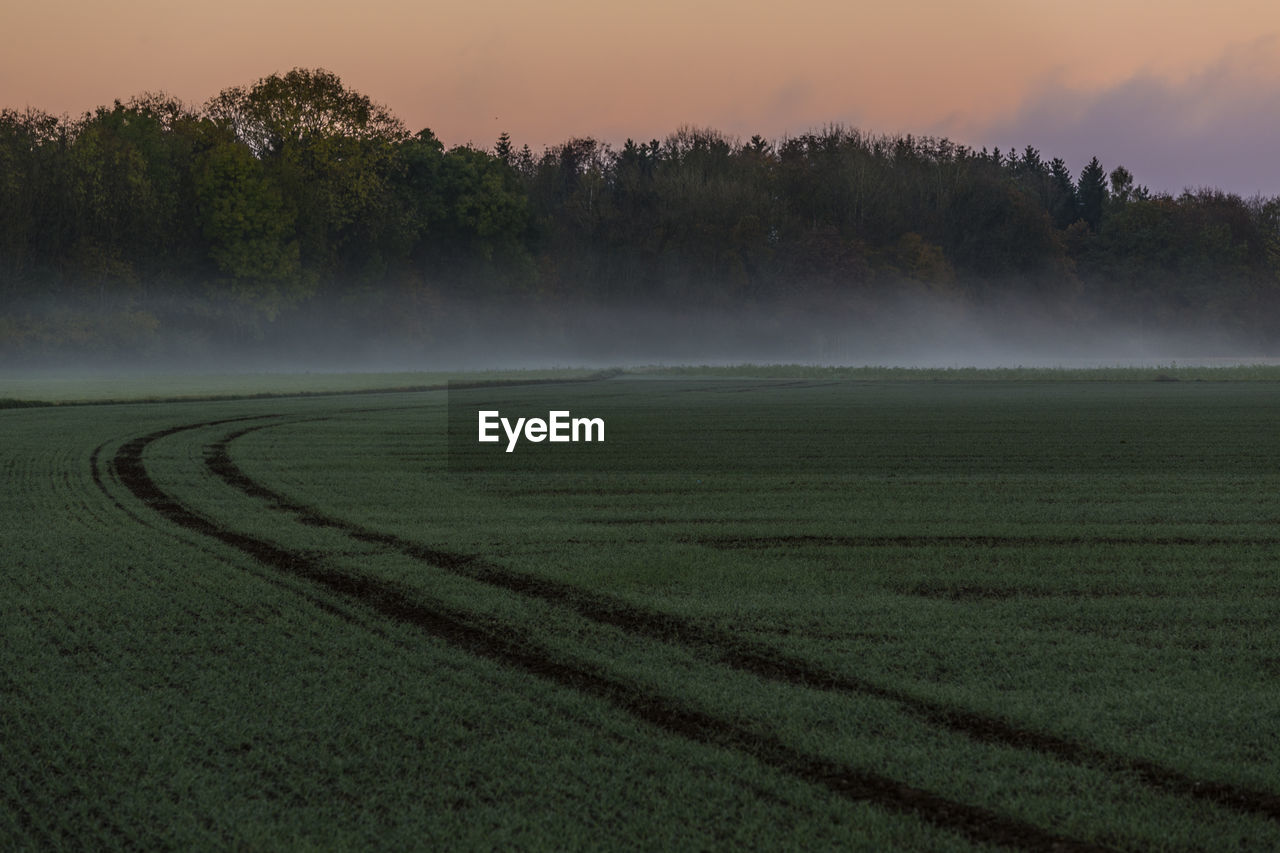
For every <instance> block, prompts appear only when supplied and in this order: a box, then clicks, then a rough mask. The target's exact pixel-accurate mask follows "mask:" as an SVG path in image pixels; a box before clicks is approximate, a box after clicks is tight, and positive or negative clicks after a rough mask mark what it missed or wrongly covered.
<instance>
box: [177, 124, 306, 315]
mask: <svg viewBox="0 0 1280 853" xmlns="http://www.w3.org/2000/svg"><path fill="white" fill-rule="evenodd" d="M196 198H197V199H198V200H199V207H200V218H201V224H202V226H203V229H204V236H205V239H206V240H207V241H208V244H209V256H210V258H211V259H212V260H213V261H214V263H215V264H216V265H217V267H218V269H219V270H220V271H221V272H222V273H223V274H224V275H225V276H226V280H227V283H228V291H229V292H230V294H231V295H232V296H233V297H234V298H235V299H236V300H237V301H239V302H241V303H244V304H247V305H250V306H252V307H253V308H255V309H257V310H259V311H261V312H262V314H263V315H265V316H266V317H267V318H268V319H273V318H274V317H275V316H276V315H277V313H279V311H280V309H281V308H283V307H285V306H287V305H290V304H292V303H293V302H295V301H296V300H297V299H298V298H300V297H301V296H303V295H304V293H305V291H304V289H303V288H302V287H301V281H300V270H299V265H298V243H297V240H295V239H294V236H293V219H294V217H293V212H292V211H291V210H289V209H288V207H287V205H286V204H285V202H284V199H283V198H282V197H281V194H280V191H279V188H278V187H276V186H274V185H273V184H272V183H271V181H270V179H269V178H268V176H267V174H266V170H265V169H264V167H263V165H262V163H261V162H260V161H259V160H257V159H256V158H255V157H254V156H253V154H252V153H251V152H250V150H249V149H248V147H246V146H245V145H243V144H241V143H239V142H235V141H227V142H224V143H222V144H221V145H218V146H216V147H215V148H213V149H211V150H209V151H208V152H206V153H205V154H204V156H202V157H201V159H200V163H199V166H198V168H197V177H196Z"/></svg>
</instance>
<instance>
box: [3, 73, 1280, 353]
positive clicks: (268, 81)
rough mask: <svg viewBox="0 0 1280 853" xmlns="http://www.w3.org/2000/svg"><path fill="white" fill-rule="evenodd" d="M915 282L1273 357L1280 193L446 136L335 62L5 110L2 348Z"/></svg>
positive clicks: (1089, 172)
mask: <svg viewBox="0 0 1280 853" xmlns="http://www.w3.org/2000/svg"><path fill="white" fill-rule="evenodd" d="M1103 154H1104V156H1105V153H1104V152H1103ZM916 300H924V301H929V302H931V303H934V304H945V305H949V306H957V310H970V309H982V308H983V307H990V308H1001V310H1003V309H1002V306H1003V307H1007V306H1018V311H1020V312H1023V314H1025V313H1026V312H1032V313H1034V314H1035V316H1037V317H1040V318H1046V319H1047V320H1048V321H1049V322H1051V323H1053V324H1054V325H1055V326H1056V327H1059V328H1061V329H1064V330H1072V329H1087V328H1089V327H1090V326H1092V325H1096V324H1101V323H1113V322H1123V323H1125V324H1128V325H1130V326H1133V327H1136V328H1153V329H1154V328H1158V329H1171V330H1178V331H1186V332H1193V333H1194V332H1196V331H1197V330H1213V331H1214V332H1215V333H1220V334H1226V335H1229V336H1231V337H1232V339H1233V340H1235V341H1239V342H1241V344H1242V345H1244V346H1248V347H1251V348H1254V349H1256V350H1259V351H1272V350H1274V349H1276V348H1277V347H1278V346H1280V197H1276V198H1263V197H1254V198H1248V199H1246V198H1241V197H1240V196H1238V195H1234V194H1229V193H1225V192H1222V191H1220V190H1217V189H1214V188H1189V189H1186V190H1184V191H1183V192H1181V194H1179V195H1172V194H1168V193H1164V192H1153V191H1151V190H1149V189H1148V188H1146V187H1145V186H1143V185H1141V184H1140V183H1138V180H1137V178H1136V177H1135V176H1134V175H1133V174H1131V173H1130V171H1129V170H1128V169H1126V168H1125V167H1124V166H1122V165H1118V164H1117V165H1114V166H1113V167H1111V168H1108V167H1106V166H1104V165H1103V163H1102V161H1100V159H1099V158H1094V159H1093V160H1092V161H1091V162H1090V163H1089V164H1088V165H1087V166H1086V167H1085V168H1084V169H1083V170H1082V171H1081V172H1080V173H1079V174H1078V175H1073V174H1072V173H1071V172H1070V171H1069V169H1068V167H1067V166H1066V164H1065V163H1064V162H1063V160H1062V159H1060V158H1051V157H1049V156H1048V155H1046V154H1042V153H1041V152H1040V151H1039V150H1037V149H1036V148H1034V147H1031V146H1027V147H1025V148H1023V149H1021V150H1016V149H1009V150H1004V151H1002V150H1000V149H999V148H996V149H993V150H987V149H985V148H984V149H982V150H974V149H973V148H971V147H967V146H965V145H960V144H957V143H954V142H952V141H950V140H948V139H939V138H933V137H917V136H910V135H906V136H890V135H876V134H872V133H867V132H864V131H861V130H856V129H851V128H848V127H844V126H839V125H832V126H828V127H824V128H820V129H815V130H812V131H810V132H807V133H803V134H800V135H796V136H788V137H785V138H783V139H779V140H769V139H765V138H762V137H761V136H758V135H757V136H752V137H751V138H750V139H749V140H745V141H744V140H741V139H738V138H735V137H732V136H729V135H726V134H723V133H721V132H719V131H716V130H714V129H710V128H700V127H681V128H679V129H677V130H675V131H674V132H672V133H670V134H669V135H668V136H667V137H666V138H665V139H662V140H659V139H652V140H650V141H648V142H637V141H632V140H628V141H626V142H625V143H624V144H622V145H621V146H616V145H612V144H609V143H607V142H603V141H600V140H596V139H592V138H574V139H569V140H567V141H565V142H563V143H561V144H558V145H555V146H552V147H548V148H546V149H545V150H543V151H541V152H535V151H532V150H531V149H530V148H529V147H528V146H527V145H522V146H518V147H517V143H516V142H513V141H512V140H511V139H510V138H509V137H508V136H507V135H506V134H503V135H502V136H501V137H499V138H498V139H497V140H496V142H494V143H493V145H492V147H491V148H487V149H484V148H479V147H476V146H475V145H460V146H455V147H452V148H446V147H445V145H444V144H442V142H441V141H440V140H439V139H438V138H437V137H436V136H435V135H434V134H433V133H432V132H431V131H430V130H427V129H423V130H419V131H417V132H416V133H415V132H411V131H410V130H409V129H408V128H407V127H406V126H405V124H404V123H403V122H402V121H401V120H400V119H398V118H397V117H396V116H395V115H393V114H392V113H391V112H390V111H389V110H388V109H387V108H386V107H384V106H381V105H379V104H378V103H377V102H375V101H374V100H372V99H371V98H370V97H369V96H367V95H364V94H362V93H359V92H356V91H353V90H352V89H350V88H348V87H347V86H345V85H344V84H343V82H342V81H341V79H340V78H339V77H338V76H337V75H335V74H333V73H331V72H329V71H325V70H322V69H294V70H292V71H289V72H287V73H283V74H273V75H271V76H269V77H265V78H263V79H261V80H259V81H258V82H256V83H254V84H252V85H247V86H235V87H231V88H228V89H225V90H223V91H222V92H220V93H219V94H218V95H216V96H215V97H213V98H211V99H210V100H209V101H207V102H206V103H204V104H203V105H201V106H199V107H193V106H188V105H186V104H183V103H181V102H180V101H179V100H177V99H176V98H173V97H170V96H168V95H165V94H157V93H150V94H143V95H139V96H135V97H132V98H130V99H129V100H126V101H116V102H115V103H113V104H112V105H110V106H102V107H99V108H97V109H96V110H94V111H92V112H90V113H86V114H84V115H81V116H79V117H66V116H63V117H58V116H54V115H50V114H48V113H45V112H42V111H40V110H38V109H34V108H30V107H28V108H25V109H21V110H19V109H13V108H9V109H4V110H3V111H0V358H3V359H4V360H5V361H7V362H9V363H42V362H48V361H56V360H58V359H65V358H83V357H84V356H85V355H94V356H97V357H115V358H123V359H130V358H132V359H137V360H144V361H145V360H147V359H158V358H174V357H180V356H183V355H193V356H196V357H199V356H200V355H201V354H203V353H210V352H213V351H215V350H217V349H218V348H219V347H230V348H232V349H236V350H243V351H246V352H268V351H271V349H272V347H275V346H284V345H293V344H294V343H296V342H297V341H299V340H316V339H319V338H324V339H329V340H366V341H367V340H370V339H384V340H396V341H401V342H407V343H409V344H411V345H413V346H420V347H423V348H430V347H431V346H433V342H440V341H447V340H449V336H450V335H451V334H452V335H457V334H460V332H459V329H472V330H474V328H476V327H475V325H474V323H475V322H476V321H475V318H477V317H482V316H484V315H485V312H497V313H499V314H501V315H502V316H504V317H508V318H518V321H519V322H522V323H526V324H531V325H537V326H538V327H539V328H543V329H551V330H553V331H554V333H555V334H561V335H563V334H569V333H571V332H572V326H573V325H574V324H575V323H577V322H579V320H577V319H575V318H579V317H581V316H583V314H582V312H584V311H602V312H613V315H615V316H621V317H625V316H627V315H628V313H629V312H639V311H664V312H669V313H671V314H672V315H682V314H687V315H690V316H694V315H697V316H712V315H723V316H729V315H734V314H735V313H736V312H744V311H754V312H760V313H763V314H766V315H767V314H770V313H779V312H786V313H788V314H790V315H794V316H808V317H813V318H821V321H822V322H827V323H832V322H837V321H838V322H855V321H858V320H860V319H861V320H863V321H868V318H870V319H871V320H873V319H874V318H875V317H876V316H877V312H878V311H881V310H882V309H883V308H884V306H886V305H895V306H901V305H904V304H911V303H912V302H913V301H916ZM460 318H464V319H460ZM465 318H469V319H465ZM468 323H471V324H472V325H468Z"/></svg>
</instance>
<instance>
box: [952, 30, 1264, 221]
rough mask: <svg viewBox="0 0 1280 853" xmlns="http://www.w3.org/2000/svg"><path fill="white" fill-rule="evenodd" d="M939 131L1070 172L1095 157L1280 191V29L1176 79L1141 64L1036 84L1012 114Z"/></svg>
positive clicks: (1164, 173)
mask: <svg viewBox="0 0 1280 853" xmlns="http://www.w3.org/2000/svg"><path fill="white" fill-rule="evenodd" d="M937 132H939V133H945V134H947V135H950V136H953V137H955V138H958V139H962V140H964V141H965V142H968V143H970V144H973V145H977V146H979V147H981V146H983V145H986V146H988V147H990V146H993V145H996V146H1000V147H1002V148H1008V147H1009V146H1010V145H1014V146H1016V147H1018V148H1022V147H1023V146H1025V145H1028V144H1029V145H1033V146H1035V147H1037V148H1039V149H1040V151H1041V153H1042V154H1043V155H1044V156H1046V157H1054V156H1058V157H1062V158H1063V159H1064V160H1066V161H1067V163H1068V165H1070V166H1071V167H1072V169H1073V171H1075V172H1076V173H1077V174H1078V173H1079V170H1080V169H1081V168H1082V167H1083V166H1084V164H1085V163H1086V162H1088V160H1089V158H1090V157H1093V156H1096V157H1098V159H1099V160H1100V161H1101V162H1102V164H1103V166H1104V167H1106V168H1107V170H1108V171H1109V170H1110V169H1112V168H1114V167H1116V166H1121V165H1122V166H1125V167H1126V168H1128V169H1129V171H1131V172H1133V174H1134V177H1135V179H1136V180H1137V182H1138V183H1140V184H1146V185H1147V186H1149V187H1150V188H1151V189H1152V190H1154V191H1161V192H1171V193H1175V194H1176V193H1178V192H1181V191H1182V190H1183V189H1185V188H1188V187H1193V188H1194V187H1205V186H1212V187H1218V188H1220V189H1223V190H1227V191H1229V192H1235V193H1239V194H1240V195H1242V196H1245V197H1248V196H1252V195H1254V194H1256V193H1261V194H1262V195H1266V196H1276V195H1280V37H1277V36H1276V35H1270V36H1266V37H1263V38H1260V39H1257V40H1255V41H1253V42H1251V43H1249V44H1245V45H1236V46H1234V47H1232V48H1230V49H1228V50H1227V51H1226V52H1225V53H1223V54H1222V55H1221V56H1220V57H1219V58H1218V59H1217V60H1216V61H1214V62H1213V63H1211V64H1210V65H1208V66H1206V67H1205V68H1203V69H1201V70H1199V71H1197V72H1195V73H1193V74H1190V75H1188V76H1186V77H1184V78H1183V79H1178V80H1174V79H1169V78H1167V77H1161V76H1158V75H1155V74H1152V73H1149V72H1144V73H1140V74H1137V75H1135V76H1133V77H1131V78H1129V79H1127V80H1124V81H1121V82H1119V83H1117V84H1115V85H1112V86H1109V87H1106V88H1103V89H1100V90H1094V91H1081V90H1079V89H1073V88H1071V87H1068V86H1066V85H1063V84H1062V83H1060V82H1049V83H1046V84H1044V85H1042V86H1039V87H1037V88H1036V89H1035V90H1034V91H1033V92H1032V93H1031V94H1030V95H1029V96H1028V97H1027V98H1026V99H1024V100H1023V102H1022V103H1021V105H1020V106H1019V107H1018V108H1017V109H1016V110H1015V111H1014V112H1013V113H1012V114H1011V115H1007V116H1004V117H1000V118H997V119H995V120H993V121H989V122H985V123H982V124H965V123H962V122H960V121H956V120H954V119H953V120H950V121H945V122H940V123H939V125H938V126H937Z"/></svg>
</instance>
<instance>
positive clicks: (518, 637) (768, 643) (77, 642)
mask: <svg viewBox="0 0 1280 853" xmlns="http://www.w3.org/2000/svg"><path fill="white" fill-rule="evenodd" d="M779 378H782V377H767V376H766V377H764V380H766V381H754V379H755V377H748V376H723V375H721V376H719V377H701V378H696V379H695V378H687V379H686V378H683V377H676V376H670V375H665V376H647V377H643V378H633V377H620V378H616V379H612V380H608V381H601V382H594V383H582V384H572V385H547V386H537V387H524V388H513V389H505V390H498V389H472V390H456V391H454V392H451V393H450V394H449V395H448V396H449V399H448V403H449V405H450V406H452V407H453V409H454V414H455V416H456V415H457V411H458V410H459V407H462V406H464V405H467V404H475V403H479V402H484V401H493V400H499V401H500V404H501V405H503V406H524V407H526V409H525V411H527V412H530V413H532V412H538V411H546V410H547V408H548V407H551V406H554V407H559V406H563V407H565V408H569V409H572V410H573V411H574V412H575V413H578V412H582V413H584V414H597V413H603V414H604V415H605V417H606V421H607V424H608V429H609V433H608V440H607V441H606V442H605V444H604V445H601V446H598V447H596V448H592V449H591V450H592V451H595V455H592V456H586V457H581V458H573V459H572V461H571V462H570V457H568V456H564V455H556V453H557V452H558V451H559V450H568V449H570V448H567V447H556V448H552V447H551V446H549V445H541V446H540V447H537V448H535V447H533V446H528V447H525V446H522V447H521V449H520V450H518V451H517V454H519V453H520V452H521V450H529V451H530V453H529V454H528V455H527V456H526V457H525V458H524V461H523V462H521V463H519V464H517V465H515V467H513V464H512V462H511V460H509V459H505V458H494V459H484V458H472V459H468V460H466V464H460V460H459V459H457V458H455V457H453V456H451V455H450V453H449V448H448V446H447V441H446V427H447V425H448V422H449V414H450V411H449V407H447V406H446V395H444V394H443V393H439V392H425V393H399V394H386V395H371V396H368V395H362V396H354V397H352V396H348V397H300V398H287V399H267V400H227V401H204V402H186V403H148V404H142V405H130V406H94V407H91V408H66V407H54V408H39V409H36V408H32V409H22V410H16V409H15V410H9V411H4V412H0V430H3V431H4V434H5V436H6V439H7V441H6V443H5V447H4V448H3V456H0V476H3V477H4V478H5V482H6V489H5V490H4V492H3V495H4V497H2V498H0V507H2V508H3V512H2V514H0V517H2V518H3V519H5V526H6V531H5V532H6V536H5V537H4V539H3V543H4V544H3V545H0V549H3V550H2V553H0V561H2V564H3V565H4V566H5V569H4V572H3V574H0V585H2V586H3V588H4V600H5V601H6V602H7V605H6V606H7V610H6V612H7V614H8V615H7V617H6V620H5V625H4V633H5V643H4V644H3V651H0V673H3V675H0V678H3V679H4V681H5V692H6V694H7V695H12V696H16V697H19V700H20V701H18V702H16V703H13V704H10V705H8V707H7V710H6V711H5V713H4V715H3V717H0V721H2V726H3V728H0V756H3V758H0V762H3V763H4V764H5V767H6V771H7V772H6V773H5V774H4V777H5V779H6V781H5V783H4V785H5V787H4V788H3V796H4V799H3V800H0V802H2V803H3V810H2V811H0V840H4V841H8V842H12V843H7V844H6V845H5V846H6V847H22V846H24V845H28V846H57V845H58V844H59V843H62V844H67V843H72V840H76V841H79V842H80V843H84V844H88V845H90V846H101V847H108V848H109V847H124V846H129V845H130V844H134V845H142V846H238V845H243V846H266V847H278V846H282V845H283V846H298V845H301V846H315V847H326V848H330V847H344V846H370V845H378V846H383V845H387V846H424V845H425V846H442V845H443V846H455V847H489V846H495V845H500V846H515V847H526V848H543V847H570V848H588V847H598V846H602V845H605V844H608V845H610V846H623V847H633V848H654V847H656V848H671V847H688V846H694V847H712V848H727V847H734V848H736V847H743V846H749V847H785V846H792V845H799V846H802V847H835V846H838V847H842V848H844V847H847V848H851V849H868V850H871V849H957V850H958V849H970V848H973V847H979V848H986V847H991V846H999V845H1001V844H1012V845H1013V846H1022V847H1026V848H1032V849H1034V848H1038V847H1042V846H1045V845H1046V844H1047V843H1049V839H1057V840H1065V841H1066V842H1069V843H1078V844H1081V845H1085V844H1096V845H1102V846H1107V847H1114V848H1119V849H1131V850H1148V849H1246V850H1247V849H1269V848H1274V847H1275V846H1277V844H1280V811H1277V809H1276V806H1275V805H1274V803H1275V801H1276V792H1280V771H1278V770H1277V766H1278V765H1277V762H1276V761H1275V757H1276V756H1275V753H1274V746H1273V744H1272V743H1271V740H1272V739H1273V736H1274V732H1275V731H1276V729H1277V724H1278V723H1280V700H1278V699H1277V697H1276V694H1275V691H1274V689H1273V682H1274V679H1275V677H1276V676H1277V675H1280V658H1277V657H1276V655H1275V651H1274V650H1275V649H1277V648H1280V629H1278V628H1277V627H1276V625H1275V620H1274V603H1275V600H1276V596H1277V595H1278V594H1280V586H1277V582H1276V579H1275V574H1274V568H1273V567H1274V565H1275V561H1276V558H1277V556H1280V554H1278V553H1277V551H1278V550H1280V537H1276V535H1275V533H1274V525H1275V521H1276V519H1277V518H1280V489H1278V488H1277V486H1280V482H1277V481H1278V480H1280V472H1276V471H1275V470H1273V464H1272V463H1273V460H1274V459H1275V458H1276V456H1277V451H1280V446H1278V445H1280V436H1277V434H1276V433H1275V430H1274V424H1275V422H1276V418H1277V415H1280V385H1274V384H1271V383H1265V382H1262V383H1187V382H1172V383H1171V382H1157V381H1146V382H1141V381H1139V382H1134V381H1125V382H1091V383H1072V382H1039V381H1030V378H1029V377H1027V379H1028V380H1029V381H1023V382H1001V383H991V382H986V381H978V382H969V381H955V382H946V383H929V382H926V383H921V382H912V381H906V382H899V381H884V380H870V379H868V378H866V377H859V378H858V379H857V380H854V381H848V380H847V379H846V378H845V377H838V376H790V377H787V378H788V379H806V380H813V381H803V382H777V381H771V380H773V379H779ZM837 380H838V381H837ZM513 411H514V409H513ZM245 418H250V420H244V419H245ZM228 419H237V420H228ZM54 437H56V438H54ZM535 451H542V452H541V453H540V454H539V453H537V452H535ZM513 455H515V454H513ZM131 460H136V461H137V464H136V465H135V464H134V462H133V461H131ZM521 466H523V467H521ZM95 471H96V473H97V477H96V480H95ZM131 472H132V473H131ZM139 472H140V473H141V474H142V475H145V477H146V478H147V481H146V482H148V483H151V484H152V486H153V487H154V489H155V490H157V491H155V492H147V490H146V489H147V486H146V484H145V483H139V482H138V481H137V480H136V478H135V477H134V474H138V473H139ZM157 496H159V497H157ZM881 783H885V784H881ZM894 785H897V786H899V787H900V786H909V787H910V788H911V789H913V790H915V791H916V792H918V793H917V794H915V795H912V796H911V797H903V796H898V795H894V794H893V793H892V792H893V790H894V788H893V786H894ZM877 786H879V787H877ZM1215 792H1217V793H1219V794H1221V796H1215ZM899 794H901V791H900V790H899ZM1251 797H1252V799H1251ZM1268 797H1269V798H1270V799H1269V800H1268ZM931 798H932V799H931ZM1268 802H1270V803H1272V805H1271V806H1268V805H1267V803H1268ZM1268 808H1270V809H1271V811H1268ZM957 816H959V817H957ZM966 816H967V817H966ZM961 818H963V819H961ZM1037 833H1039V834H1037Z"/></svg>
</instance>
